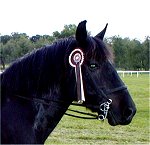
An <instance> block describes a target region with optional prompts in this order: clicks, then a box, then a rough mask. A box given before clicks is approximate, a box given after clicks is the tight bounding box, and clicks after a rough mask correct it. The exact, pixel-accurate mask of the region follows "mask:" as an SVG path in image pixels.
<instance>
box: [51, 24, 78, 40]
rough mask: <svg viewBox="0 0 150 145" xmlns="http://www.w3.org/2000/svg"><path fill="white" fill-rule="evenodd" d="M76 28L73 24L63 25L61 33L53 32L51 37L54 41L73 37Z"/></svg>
mask: <svg viewBox="0 0 150 145" xmlns="http://www.w3.org/2000/svg"><path fill="white" fill-rule="evenodd" d="M76 28H77V26H76V25H74V24H70V25H65V26H64V29H63V30H62V31H61V32H58V31H55V32H53V37H54V38H55V39H60V38H67V37H70V36H74V34H75V32H76Z"/></svg>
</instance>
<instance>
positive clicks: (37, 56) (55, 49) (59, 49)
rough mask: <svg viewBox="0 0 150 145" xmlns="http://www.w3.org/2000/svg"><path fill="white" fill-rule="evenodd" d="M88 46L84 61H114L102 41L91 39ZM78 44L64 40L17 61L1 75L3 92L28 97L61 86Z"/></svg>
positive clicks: (72, 39) (70, 39)
mask: <svg viewBox="0 0 150 145" xmlns="http://www.w3.org/2000/svg"><path fill="white" fill-rule="evenodd" d="M87 44H88V49H87V50H88V51H87V50H85V52H86V53H85V59H86V57H87V58H92V57H96V58H97V59H99V60H102V59H109V60H110V59H111V58H112V57H111V56H112V53H111V52H110V51H109V49H108V48H107V47H106V46H105V45H104V43H103V41H100V40H98V39H96V38H95V37H94V38H93V37H88V39H87ZM77 45H78V44H77V42H76V40H75V38H73V37H71V38H67V39H62V40H59V41H56V42H54V43H53V44H52V45H48V46H44V47H42V48H40V49H37V50H34V51H33V52H31V53H29V54H26V55H25V56H23V57H21V58H19V59H17V60H16V61H15V62H14V63H13V64H12V65H11V66H10V67H9V68H8V69H6V70H5V72H3V73H2V75H1V82H2V92H5V91H6V92H12V93H15V92H19V93H21V94H25V95H28V94H30V93H32V94H34V93H36V91H37V90H38V91H39V92H40V91H41V92H43V91H46V89H48V86H55V84H57V83H61V82H60V81H61V79H62V77H64V75H65V73H67V68H65V66H66V65H67V64H68V56H69V54H70V52H71V51H72V50H73V49H74V48H75V47H77ZM98 47H100V49H98ZM66 59H67V60H66ZM111 60H112V59H111ZM68 77H69V76H68ZM26 93H27V94H26Z"/></svg>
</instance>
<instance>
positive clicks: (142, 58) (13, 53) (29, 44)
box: [0, 24, 150, 70]
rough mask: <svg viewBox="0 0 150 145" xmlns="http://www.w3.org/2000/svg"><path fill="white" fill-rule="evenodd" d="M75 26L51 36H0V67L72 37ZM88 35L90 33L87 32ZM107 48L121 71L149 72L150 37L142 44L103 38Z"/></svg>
mask: <svg viewBox="0 0 150 145" xmlns="http://www.w3.org/2000/svg"><path fill="white" fill-rule="evenodd" d="M76 28H77V26H76V25H74V24H70V25H65V26H64V28H63V30H62V31H60V32H58V31H54V32H53V33H52V35H35V36H31V37H29V36H28V35H27V34H26V33H16V32H15V33H12V34H11V35H2V36H0V67H1V69H5V67H6V64H10V63H11V62H12V61H14V60H16V59H17V58H19V57H21V56H23V55H25V54H26V53H29V52H31V51H32V50H34V49H37V48H40V47H42V46H44V45H48V44H51V43H53V42H54V41H56V40H58V39H61V38H67V37H69V36H74V34H75V31H76ZM88 33H89V34H90V32H88ZM104 41H105V42H106V44H107V45H108V47H111V48H112V50H113V52H114V55H115V61H114V63H115V66H116V67H117V69H121V70H149V47H150V37H149V36H147V37H145V40H144V41H143V42H141V41H139V40H137V39H133V40H130V39H129V38H122V37H120V36H113V37H109V38H105V40H104Z"/></svg>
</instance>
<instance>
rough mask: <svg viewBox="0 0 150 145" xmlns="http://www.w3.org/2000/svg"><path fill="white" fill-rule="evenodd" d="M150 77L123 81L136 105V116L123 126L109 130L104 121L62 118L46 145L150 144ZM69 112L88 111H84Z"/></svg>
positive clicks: (141, 76)
mask: <svg viewBox="0 0 150 145" xmlns="http://www.w3.org/2000/svg"><path fill="white" fill-rule="evenodd" d="M148 78H149V75H148V74H146V75H145V74H141V75H139V77H138V78H137V77H136V75H133V76H132V77H131V76H125V77H124V78H122V79H123V81H124V82H125V84H126V85H127V87H128V89H129V92H130V94H131V96H132V98H133V100H134V102H135V104H136V108H137V113H136V115H135V117H134V118H133V120H132V122H131V123H130V124H129V125H126V126H115V127H113V126H110V125H109V124H108V122H107V120H105V121H104V122H101V121H98V120H84V119H77V118H72V117H69V116H64V117H63V118H62V120H61V121H60V123H59V124H58V125H57V127H56V128H55V130H54V131H53V132H52V134H51V135H50V136H49V137H48V139H47V140H46V142H45V145H46V144H57V145H58V144H93V145H97V144H104V145H105V144H106V145H108V144H132V145H133V144H149V142H150V140H149V123H150V122H149V80H148ZM71 108H72V109H75V110H81V111H83V110H84V111H88V110H86V109H84V108H83V107H82V108H81V107H76V106H71Z"/></svg>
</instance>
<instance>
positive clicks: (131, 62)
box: [105, 36, 150, 70]
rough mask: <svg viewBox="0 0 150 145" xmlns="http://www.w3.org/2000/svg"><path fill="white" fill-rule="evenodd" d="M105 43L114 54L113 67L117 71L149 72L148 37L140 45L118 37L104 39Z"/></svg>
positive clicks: (149, 47) (134, 41)
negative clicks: (114, 66)
mask: <svg viewBox="0 0 150 145" xmlns="http://www.w3.org/2000/svg"><path fill="white" fill-rule="evenodd" d="M105 41H106V42H107V43H108V44H109V46H110V47H112V49H113V51H114V53H115V65H116V67H117V68H118V69H125V70H149V49H150V46H149V44H150V40H149V37H146V39H145V41H144V42H142V43H141V42H140V41H138V40H136V39H133V40H130V39H129V38H121V37H120V36H113V37H111V38H106V39H105Z"/></svg>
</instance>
